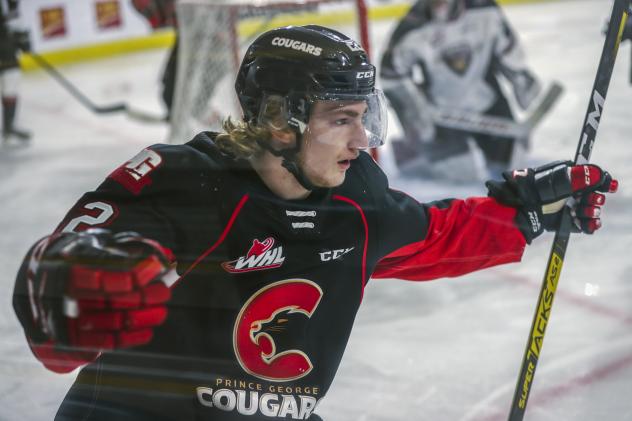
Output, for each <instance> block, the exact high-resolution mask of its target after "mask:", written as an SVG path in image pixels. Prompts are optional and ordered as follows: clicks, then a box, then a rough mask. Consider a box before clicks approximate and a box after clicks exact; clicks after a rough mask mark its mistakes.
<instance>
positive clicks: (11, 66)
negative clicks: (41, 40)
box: [0, 0, 31, 143]
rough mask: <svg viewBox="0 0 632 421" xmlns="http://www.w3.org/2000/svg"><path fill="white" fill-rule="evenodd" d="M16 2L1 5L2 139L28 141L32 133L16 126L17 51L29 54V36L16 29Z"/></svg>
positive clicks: (0, 84)
mask: <svg viewBox="0 0 632 421" xmlns="http://www.w3.org/2000/svg"><path fill="white" fill-rule="evenodd" d="M17 18H18V2H17V0H9V1H3V2H0V96H1V97H2V140H3V142H4V143H7V142H8V141H9V140H10V139H16V140H18V141H20V142H26V141H28V140H30V138H31V134H30V133H29V132H28V131H26V130H23V129H19V128H17V127H16V126H15V118H16V113H17V106H18V92H19V86H20V78H21V74H20V64H19V62H18V52H19V51H22V52H29V51H30V50H31V45H30V42H29V33H28V31H26V30H23V29H21V28H18V19H17Z"/></svg>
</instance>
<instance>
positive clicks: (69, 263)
mask: <svg viewBox="0 0 632 421" xmlns="http://www.w3.org/2000/svg"><path fill="white" fill-rule="evenodd" d="M171 261H172V256H171V253H170V252H169V251H168V250H166V249H164V248H163V247H162V246H160V244H158V243H157V242H155V241H152V240H149V239H146V238H143V237H141V236H140V235H138V234H136V233H132V232H122V233H118V234H112V233H111V232H109V231H107V230H103V229H90V230H87V231H84V232H80V233H59V234H53V235H51V236H49V237H45V238H44V239H42V240H41V241H40V242H38V243H37V244H36V245H35V246H34V247H33V248H32V250H31V252H30V253H29V255H27V258H26V259H25V262H24V263H23V265H22V268H21V270H20V273H19V274H18V279H17V281H16V286H15V292H14V298H13V306H14V309H15V312H16V314H17V316H18V318H19V319H20V322H21V324H22V326H23V328H24V330H25V332H26V335H27V337H28V338H29V341H30V343H31V346H32V347H36V346H38V345H45V346H52V347H56V348H59V349H63V350H65V351H80V352H93V353H97V354H98V352H100V351H102V350H112V349H115V348H127V347H132V346H137V345H141V344H145V343H147V342H149V341H150V340H151V338H152V335H153V329H154V328H155V327H156V326H158V325H160V324H161V323H163V322H164V320H165V319H166V317H167V307H166V302H167V301H168V300H169V298H170V297H171V292H170V290H169V287H168V286H167V285H166V284H167V283H169V281H167V279H169V278H170V277H171V275H172V273H173V272H172V271H171V270H170V266H171ZM34 352H36V354H37V351H36V350H35V349H34ZM38 357H39V355H38Z"/></svg>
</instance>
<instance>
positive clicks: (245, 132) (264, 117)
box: [215, 95, 290, 159]
mask: <svg viewBox="0 0 632 421" xmlns="http://www.w3.org/2000/svg"><path fill="white" fill-rule="evenodd" d="M262 110H263V111H262V113H261V115H260V117H259V118H258V121H257V122H250V121H243V120H234V119H232V118H231V117H228V118H227V119H226V120H224V122H223V123H222V128H223V130H224V132H223V133H220V134H218V135H217V137H216V138H215V144H216V145H217V147H218V148H219V149H220V150H221V151H222V152H224V153H227V154H230V155H232V156H234V157H235V158H241V159H250V158H254V157H256V156H259V155H261V154H262V153H263V152H264V150H265V147H264V145H267V144H270V141H271V139H272V137H273V134H272V131H273V130H277V131H288V130H290V128H289V127H288V125H287V120H286V115H287V113H286V112H285V99H284V98H283V97H281V96H279V95H270V96H268V97H266V98H265V99H264V101H263V104H262Z"/></svg>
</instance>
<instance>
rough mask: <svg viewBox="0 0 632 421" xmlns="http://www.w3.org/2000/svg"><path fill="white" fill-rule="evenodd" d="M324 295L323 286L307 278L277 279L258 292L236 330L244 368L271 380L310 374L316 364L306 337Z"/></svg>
mask: <svg viewBox="0 0 632 421" xmlns="http://www.w3.org/2000/svg"><path fill="white" fill-rule="evenodd" d="M322 296H323V291H322V290H321V289H320V287H319V286H318V285H317V284H315V283H314V282H312V281H308V280H306V279H288V280H285V281H279V282H275V283H273V284H271V285H268V286H266V287H264V288H262V289H260V290H259V291H257V292H256V293H254V294H253V295H252V296H251V297H250V299H249V300H248V301H247V302H246V303H245V304H244V305H243V307H242V308H241V311H240V312H239V315H238V316H237V320H236V321H235V326H234V329H233V348H234V350H235V356H236V357H237V361H239V364H240V365H241V367H242V368H243V369H244V370H245V371H246V372H248V373H250V374H252V375H253V376H256V377H258V378H260V379H264V380H271V381H290V380H296V379H299V378H301V377H304V376H306V375H307V374H309V373H310V372H311V371H312V368H313V365H312V362H311V360H310V358H309V356H308V355H307V354H306V353H305V351H304V350H303V349H302V342H303V341H302V338H304V335H305V329H306V328H307V325H308V322H309V319H310V318H311V316H312V315H313V314H314V311H315V310H316V307H318V303H319V302H320V300H321V298H322Z"/></svg>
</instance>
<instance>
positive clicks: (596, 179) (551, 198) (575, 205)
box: [485, 161, 618, 243]
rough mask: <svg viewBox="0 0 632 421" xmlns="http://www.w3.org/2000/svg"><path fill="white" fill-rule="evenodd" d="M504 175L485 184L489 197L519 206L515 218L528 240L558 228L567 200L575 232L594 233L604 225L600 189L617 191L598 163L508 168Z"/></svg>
mask: <svg viewBox="0 0 632 421" xmlns="http://www.w3.org/2000/svg"><path fill="white" fill-rule="evenodd" d="M503 178H504V179H505V181H488V182H487V183H485V184H486V186H487V188H488V196H490V197H493V198H495V199H496V200H498V201H499V202H500V203H502V204H504V205H507V206H512V207H515V208H517V209H518V213H517V215H516V220H515V221H516V224H517V225H518V228H519V229H520V231H521V232H522V233H523V235H524V237H525V239H526V240H527V242H528V243H531V241H532V240H533V239H534V238H536V237H537V236H538V235H540V234H542V232H543V231H544V230H547V231H555V230H556V229H557V227H558V226H559V222H560V218H561V215H562V210H563V209H564V206H565V205H566V204H567V203H568V204H569V205H570V210H571V214H572V216H573V222H574V227H573V232H584V233H587V234H592V233H593V232H595V231H596V230H598V229H599V228H600V227H601V219H600V215H601V206H602V205H603V204H604V203H605V201H606V197H605V195H603V194H601V193H599V192H605V193H614V192H616V191H617V187H618V182H617V180H614V179H613V178H612V177H611V176H610V174H608V173H607V172H606V171H604V170H602V169H601V168H600V167H599V166H597V165H594V164H584V165H573V163H572V162H571V161H556V162H552V163H550V164H547V165H543V166H541V167H538V168H527V169H523V170H514V171H506V172H504V173H503ZM571 197H572V200H570V201H569V200H568V199H569V198H571Z"/></svg>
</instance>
